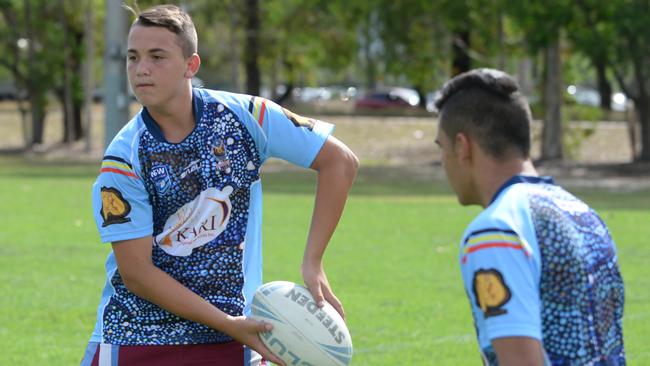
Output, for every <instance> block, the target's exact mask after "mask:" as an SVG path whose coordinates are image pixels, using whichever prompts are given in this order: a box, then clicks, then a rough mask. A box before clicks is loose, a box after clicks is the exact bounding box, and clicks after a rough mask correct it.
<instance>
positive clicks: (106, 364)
mask: <svg viewBox="0 0 650 366" xmlns="http://www.w3.org/2000/svg"><path fill="white" fill-rule="evenodd" d="M250 365H260V366H263V365H266V362H264V361H263V360H260V357H259V355H258V354H257V353H256V352H254V351H253V352H251V350H250V349H249V348H248V347H244V346H242V345H241V344H240V343H237V342H227V343H221V344H191V345H180V346H172V345H170V346H115V345H111V344H104V343H101V344H100V343H97V342H90V343H89V344H88V348H87V349H86V354H85V356H84V359H83V360H82V361H81V366H250Z"/></svg>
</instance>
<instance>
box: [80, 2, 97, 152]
mask: <svg viewBox="0 0 650 366" xmlns="http://www.w3.org/2000/svg"><path fill="white" fill-rule="evenodd" d="M93 26H94V19H93V5H92V4H91V2H90V1H89V2H88V3H87V4H86V9H85V15H84V41H85V46H86V47H85V50H86V55H85V57H84V63H83V74H82V75H83V76H82V84H83V90H84V102H83V122H82V123H83V131H84V132H85V137H86V144H85V148H86V152H87V153H88V152H90V151H91V149H92V134H91V128H92V115H93V112H92V107H93V91H94V89H95V73H94V70H93V61H94V60H95V38H94V32H93Z"/></svg>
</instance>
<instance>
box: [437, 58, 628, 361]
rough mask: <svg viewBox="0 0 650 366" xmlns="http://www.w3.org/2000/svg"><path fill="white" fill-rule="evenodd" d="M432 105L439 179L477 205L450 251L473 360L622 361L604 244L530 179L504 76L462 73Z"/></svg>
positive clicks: (521, 124)
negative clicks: (470, 321)
mask: <svg viewBox="0 0 650 366" xmlns="http://www.w3.org/2000/svg"><path fill="white" fill-rule="evenodd" d="M436 107H437V108H438V110H439V112H440V126H439V129H438V136H437V138H436V143H437V144H438V145H439V146H440V148H441V150H442V157H441V159H442V163H443V166H444V169H445V172H446V174H447V178H448V180H449V183H450V185H451V186H452V188H453V189H454V191H455V193H456V195H457V197H458V201H459V202H460V204H461V205H480V206H482V207H484V208H485V210H484V211H483V212H481V213H480V214H479V215H478V216H477V217H476V218H475V219H474V221H472V223H471V224H470V225H469V226H468V228H467V229H466V231H465V233H464V234H463V238H462V240H461V242H460V255H459V262H460V268H461V273H462V278H463V281H464V284H465V290H466V292H467V296H468V298H469V301H470V304H471V307H472V313H473V316H474V322H475V326H476V330H477V336H478V342H479V346H480V349H481V354H482V357H483V361H484V363H485V364H486V365H497V364H498V365H501V366H510V365H517V366H521V365H531V366H532V365H540V366H541V365H556V366H557V365H567V366H569V365H572V366H577V365H592V366H598V365H625V351H624V348H623V333H622V317H623V293H624V291H623V281H622V279H621V275H620V272H619V268H618V263H617V257H616V249H615V247H614V242H613V241H612V238H611V236H610V233H609V231H608V229H607V227H606V226H605V224H604V223H603V222H602V221H601V219H600V218H599V217H598V215H597V214H596V213H595V212H594V211H593V210H592V209H590V208H589V207H588V206H587V205H586V204H585V203H583V202H582V201H580V200H579V199H577V198H576V197H574V196H573V195H571V194H570V193H568V192H566V191H565V190H563V189H562V188H560V187H559V186H557V185H555V184H554V183H553V180H552V179H551V178H549V177H539V176H538V175H537V172H536V171H535V168H534V167H533V164H532V163H531V161H530V158H529V151H530V124H531V116H530V110H529V107H528V104H527V102H526V100H525V98H524V96H523V95H522V94H521V93H520V92H519V90H518V87H517V84H516V82H515V81H514V79H513V78H512V77H510V76H508V75H506V74H505V73H503V72H501V71H497V70H490V69H478V70H472V71H469V72H467V73H464V74H461V75H459V76H457V77H455V78H454V79H452V80H450V81H449V82H447V84H445V86H444V87H443V89H442V91H441V94H440V96H439V98H438V99H437V101H436Z"/></svg>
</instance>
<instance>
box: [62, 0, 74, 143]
mask: <svg viewBox="0 0 650 366" xmlns="http://www.w3.org/2000/svg"><path fill="white" fill-rule="evenodd" d="M59 6H60V9H61V12H60V13H59V15H60V19H59V21H60V24H61V28H63V45H62V47H63V100H62V102H63V111H64V113H63V142H64V143H70V142H72V140H73V136H74V131H73V129H74V121H73V118H74V117H73V116H74V106H73V102H72V70H71V69H72V65H71V49H70V48H71V47H70V31H69V29H68V28H69V27H68V22H67V20H66V18H65V10H64V9H65V0H59Z"/></svg>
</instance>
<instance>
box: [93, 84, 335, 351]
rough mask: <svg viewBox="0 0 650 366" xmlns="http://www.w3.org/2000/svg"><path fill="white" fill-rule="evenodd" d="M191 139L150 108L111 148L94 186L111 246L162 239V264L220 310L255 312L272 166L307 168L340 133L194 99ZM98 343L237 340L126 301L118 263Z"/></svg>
mask: <svg viewBox="0 0 650 366" xmlns="http://www.w3.org/2000/svg"><path fill="white" fill-rule="evenodd" d="M193 110H194V116H195V120H196V126H195V128H194V130H193V131H192V132H191V133H190V134H189V135H188V136H187V137H186V138H185V139H184V140H183V141H181V142H179V143H169V142H167V141H166V140H165V138H164V136H163V134H162V132H161V130H160V128H159V127H158V125H157V124H156V122H155V121H154V120H153V119H152V118H151V116H150V115H149V113H148V112H147V110H146V109H143V110H141V111H140V113H138V115H136V116H135V117H134V118H133V119H132V120H131V121H130V122H129V123H128V124H127V125H126V126H125V127H124V128H123V129H122V130H121V131H120V132H119V133H118V135H117V136H116V137H115V138H114V140H113V142H112V143H111V144H110V146H109V147H108V148H107V150H106V155H105V156H104V159H103V161H102V166H101V171H100V174H99V176H98V178H97V181H96V182H95V184H94V186H93V211H94V214H95V220H96V222H97V226H98V228H99V233H100V236H101V238H102V241H103V242H115V241H120V240H127V239H136V238H141V237H145V236H149V235H152V236H153V242H152V247H153V254H152V257H153V258H152V259H153V263H154V264H155V265H156V266H157V267H159V268H160V269H162V270H164V271H165V272H167V273H168V274H169V275H171V276H172V277H173V278H175V279H176V280H178V281H179V282H180V283H182V284H183V285H185V286H186V287H187V288H189V289H190V290H192V291H194V292H195V293H197V294H198V295H200V296H201V297H203V298H204V299H206V300H207V301H209V302H210V303H212V304H214V305H215V306H217V307H218V308H219V309H221V310H222V311H224V312H226V313H228V314H231V315H242V314H247V313H248V310H249V305H250V304H249V303H250V301H251V300H252V297H253V293H254V291H255V290H256V289H257V287H259V286H260V285H261V284H262V247H261V221H262V190H261V183H260V177H259V170H260V167H261V165H262V164H263V163H264V161H265V160H266V159H267V158H269V157H277V158H281V159H284V160H286V161H289V162H291V163H294V164H297V165H300V166H303V167H309V166H310V165H311V163H312V162H313V160H314V159H315V157H316V155H317V154H318V152H319V151H320V149H321V147H322V146H323V144H324V143H325V140H326V139H327V137H328V136H329V134H330V133H331V131H332V129H333V126H332V125H330V124H327V123H324V122H321V121H317V120H313V119H308V118H304V117H302V116H299V115H296V114H293V113H291V112H290V111H288V110H286V109H283V108H282V107H280V106H278V105H277V104H275V103H273V102H271V101H269V100H266V99H263V98H259V97H251V96H246V95H240V94H232V93H226V92H217V91H211V90H206V89H194V90H193ZM106 274H107V279H106V285H105V287H104V291H103V294H102V299H101V303H100V305H99V309H98V314H97V323H96V326H95V330H94V332H93V335H92V337H91V340H90V341H91V342H104V343H109V344H115V345H170V344H201V343H219V342H225V341H229V340H230V338H229V337H228V336H227V335H225V334H222V333H219V332H217V331H215V330H213V329H210V328H208V327H207V326H204V325H202V324H198V323H194V322H191V321H188V320H185V319H181V318H179V317H177V316H176V315H173V314H171V313H169V312H167V311H165V310H163V309H161V308H159V307H158V306H156V305H154V304H152V303H150V302H148V301H146V300H143V299H141V298H139V297H137V296H135V295H134V294H133V293H131V292H129V291H128V290H127V289H126V287H125V286H124V283H123V281H122V278H121V277H120V273H119V271H118V270H117V265H116V262H115V258H114V255H113V253H112V252H111V253H110V254H109V256H108V259H107V261H106Z"/></svg>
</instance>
